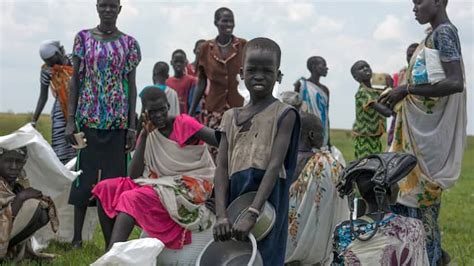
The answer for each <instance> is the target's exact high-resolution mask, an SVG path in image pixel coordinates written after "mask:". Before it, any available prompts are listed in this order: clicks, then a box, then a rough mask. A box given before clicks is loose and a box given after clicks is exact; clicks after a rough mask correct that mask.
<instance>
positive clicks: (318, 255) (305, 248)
mask: <svg viewBox="0 0 474 266" xmlns="http://www.w3.org/2000/svg"><path fill="white" fill-rule="evenodd" d="M341 172H342V166H341V164H340V163H338V162H337V161H336V159H335V158H334V157H333V156H332V155H331V153H330V152H329V151H318V152H317V153H316V154H315V155H313V157H311V158H310V159H309V161H308V162H307V163H306V165H305V167H304V169H303V171H301V173H300V175H299V177H298V179H297V180H295V181H294V182H293V184H292V185H291V187H290V211H289V215H288V216H289V228H288V234H289V237H288V240H287V246H286V258H285V261H286V262H291V261H299V262H300V263H301V264H303V265H306V264H321V265H327V264H328V263H330V262H331V255H332V253H331V250H332V249H331V236H332V232H333V230H334V228H335V226H336V225H337V224H339V223H340V222H342V221H344V220H346V219H347V218H348V217H349V216H348V215H349V208H348V206H347V200H346V199H342V198H341V197H339V195H338V193H337V190H336V185H337V182H338V179H339V175H340V174H341ZM315 239H316V240H317V241H315Z"/></svg>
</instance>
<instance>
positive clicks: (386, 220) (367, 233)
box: [333, 159, 429, 265]
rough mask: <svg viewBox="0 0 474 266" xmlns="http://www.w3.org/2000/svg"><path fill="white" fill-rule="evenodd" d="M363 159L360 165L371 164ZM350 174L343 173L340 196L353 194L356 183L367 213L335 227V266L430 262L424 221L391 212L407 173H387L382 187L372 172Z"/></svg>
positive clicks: (424, 263) (419, 263) (423, 263)
mask: <svg viewBox="0 0 474 266" xmlns="http://www.w3.org/2000/svg"><path fill="white" fill-rule="evenodd" d="M364 160H367V159H362V160H359V161H358V164H359V165H370V164H371V162H370V161H364ZM369 160H370V159H369ZM352 165H353V164H352ZM349 167H350V166H348V168H349ZM348 168H346V170H345V171H347V169H348ZM347 176H348V175H344V176H343V178H342V181H341V184H340V186H339V192H340V194H341V196H342V195H344V196H348V195H351V194H352V193H354V192H353V188H352V186H353V185H352V183H355V185H356V186H357V188H358V190H359V193H360V195H361V197H362V198H363V199H364V201H366V203H367V212H366V214H365V215H363V216H361V217H359V218H358V219H357V220H354V221H352V220H350V221H345V222H342V223H341V224H339V225H338V226H337V227H336V229H335V231H334V239H333V251H334V261H333V265H428V264H429V263H428V256H427V253H426V249H425V237H424V230H423V223H422V222H421V221H420V220H418V219H413V218H408V217H403V216H401V215H397V214H394V213H391V212H390V211H389V205H390V204H394V203H395V202H396V200H397V194H398V185H397V182H398V181H399V180H400V179H402V178H403V177H405V176H403V175H398V176H392V177H387V175H385V177H383V179H384V180H382V183H383V184H385V185H383V186H382V185H380V183H379V184H377V183H376V182H375V181H373V180H372V176H369V175H364V174H358V176H356V177H355V178H354V179H355V180H349V179H350V178H347V179H346V178H345V177H347ZM348 187H349V189H348ZM349 198H351V197H349ZM351 209H352V208H351ZM350 215H351V216H352V211H351V214H350Z"/></svg>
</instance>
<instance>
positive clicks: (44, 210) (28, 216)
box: [0, 147, 59, 262]
mask: <svg viewBox="0 0 474 266" xmlns="http://www.w3.org/2000/svg"><path fill="white" fill-rule="evenodd" d="M27 158H28V154H27V149H26V147H21V148H17V149H12V150H7V149H5V148H2V147H0V262H1V261H2V260H15V261H19V260H21V259H23V258H24V256H25V255H31V256H33V258H50V257H48V256H46V257H45V256H44V255H45V254H36V253H34V252H33V250H32V248H31V243H30V242H29V240H30V237H31V236H32V235H33V234H34V233H35V232H36V231H38V230H39V229H41V228H42V227H43V226H45V225H46V224H47V223H48V222H51V226H52V229H53V231H54V232H56V231H57V228H58V225H59V222H58V219H57V215H56V208H55V206H54V203H53V201H52V200H51V199H50V198H49V197H46V196H43V194H42V193H41V191H39V190H36V189H34V188H31V187H27V186H28V180H27V179H26V177H24V175H22V173H23V166H24V165H25V163H26V160H27ZM25 249H26V250H25ZM25 252H27V254H25Z"/></svg>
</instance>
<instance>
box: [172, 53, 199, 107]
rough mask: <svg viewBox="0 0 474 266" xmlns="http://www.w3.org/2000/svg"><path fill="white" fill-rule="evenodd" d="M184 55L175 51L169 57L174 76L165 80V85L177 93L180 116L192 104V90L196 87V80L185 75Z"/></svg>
mask: <svg viewBox="0 0 474 266" xmlns="http://www.w3.org/2000/svg"><path fill="white" fill-rule="evenodd" d="M186 62H188V59H187V58H186V53H185V52H184V51H183V50H181V49H177V50H175V51H174V52H173V54H172V55H171V66H172V67H173V70H174V76H173V77H169V78H168V79H167V80H166V85H167V86H169V87H171V88H173V89H174V90H175V91H176V92H177V93H178V99H179V111H180V113H181V114H187V113H188V110H189V107H190V105H191V102H192V98H191V97H192V95H191V94H192V93H191V92H192V90H193V89H194V87H195V86H196V82H197V79H196V77H194V76H191V75H188V74H186V71H185V70H186V69H185V68H186Z"/></svg>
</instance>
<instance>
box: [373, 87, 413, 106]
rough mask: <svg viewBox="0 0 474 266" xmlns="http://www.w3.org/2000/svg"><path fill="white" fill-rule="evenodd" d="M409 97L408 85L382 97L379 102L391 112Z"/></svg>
mask: <svg viewBox="0 0 474 266" xmlns="http://www.w3.org/2000/svg"><path fill="white" fill-rule="evenodd" d="M407 95H408V85H402V86H398V87H397V88H396V89H394V90H392V91H390V92H389V93H387V94H385V95H382V96H381V97H380V98H379V99H378V102H379V103H381V104H383V105H385V106H388V107H389V108H390V109H391V110H393V108H394V107H395V105H397V103H398V102H400V101H401V100H403V99H404V98H405V97H406V96H407Z"/></svg>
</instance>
